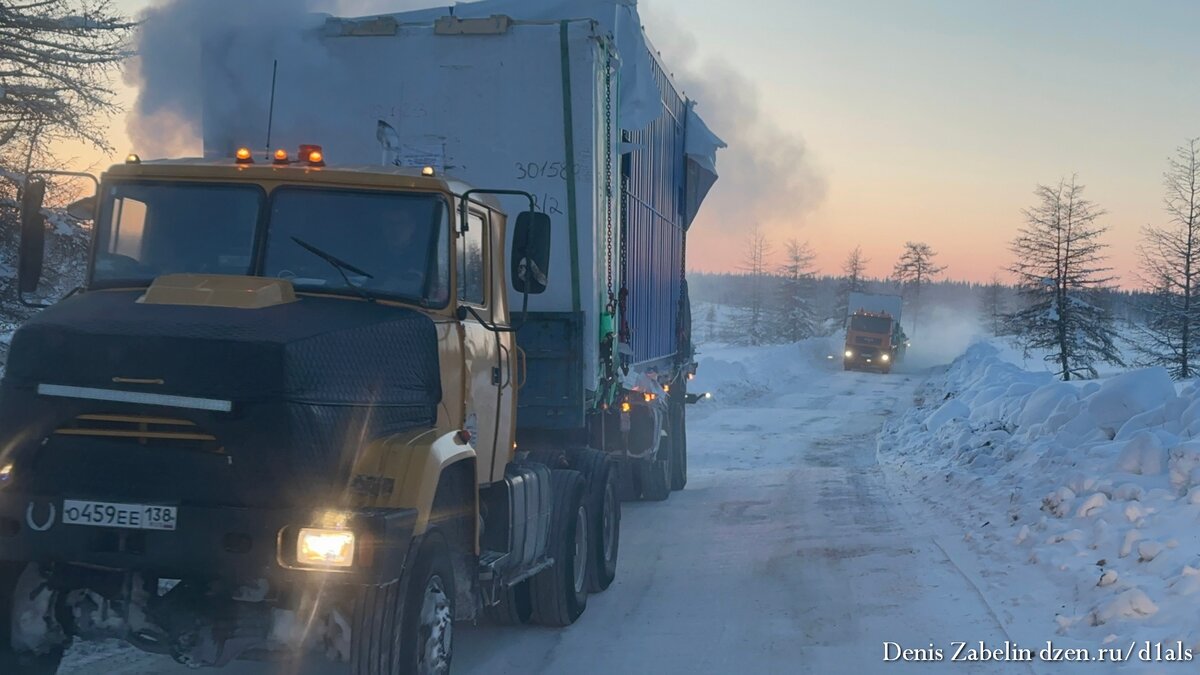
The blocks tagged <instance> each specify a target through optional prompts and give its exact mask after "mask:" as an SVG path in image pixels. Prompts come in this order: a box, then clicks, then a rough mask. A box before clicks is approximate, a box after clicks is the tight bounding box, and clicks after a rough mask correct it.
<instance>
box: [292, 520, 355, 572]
mask: <svg viewBox="0 0 1200 675" xmlns="http://www.w3.org/2000/svg"><path fill="white" fill-rule="evenodd" d="M296 562H298V563H300V564H301V565H319V566H322V567H351V566H352V565H354V533H353V532H351V531H350V530H326V529H321V528H316V527H306V528H303V529H301V530H300V536H299V537H298V538H297V540H296Z"/></svg>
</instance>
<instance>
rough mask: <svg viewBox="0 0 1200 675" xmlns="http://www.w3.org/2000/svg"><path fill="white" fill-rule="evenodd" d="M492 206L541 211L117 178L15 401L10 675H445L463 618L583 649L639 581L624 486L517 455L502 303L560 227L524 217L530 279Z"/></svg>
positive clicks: (1, 653) (21, 372) (317, 181)
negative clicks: (300, 654)
mask: <svg viewBox="0 0 1200 675" xmlns="http://www.w3.org/2000/svg"><path fill="white" fill-rule="evenodd" d="M44 192H45V183H44V181H43V179H39V178H38V177H37V176H36V175H34V176H31V177H30V179H29V181H28V184H27V186H26V189H25V191H24V194H23V199H22V249H21V287H22V291H23V292H30V291H32V290H33V289H35V288H36V286H37V280H38V276H39V273H40V267H41V255H42V237H44V228H45V222H44V217H43V208H42V198H43V196H44ZM492 192H499V193H502V194H519V193H513V192H511V191H506V190H500V191H488V190H479V189H475V188H472V187H470V186H468V185H466V184H463V183H461V182H459V181H456V180H453V179H450V178H447V177H444V176H440V175H437V172H436V171H435V170H434V169H432V168H424V169H405V168H400V167H358V166H349V167H337V166H327V165H326V163H325V157H324V153H323V151H322V150H321V149H320V148H319V147H316V146H303V147H302V148H301V149H300V152H299V153H297V154H296V155H291V154H290V153H289V152H287V151H284V150H277V151H275V152H274V153H273V154H270V153H267V154H260V153H257V152H252V151H250V150H249V149H246V148H242V149H239V150H238V151H237V154H236V156H235V157H233V158H226V159H204V160H199V159H188V160H172V161H155V162H143V161H141V159H140V158H138V157H137V156H136V155H131V156H130V157H129V158H128V159H127V160H126V162H125V163H124V164H120V165H117V166H114V167H112V168H111V169H109V170H108V171H107V172H106V173H105V174H104V175H103V176H102V177H101V178H100V180H99V181H98V190H97V193H96V195H95V197H94V198H92V199H91V201H87V202H84V203H83V205H82V208H86V209H88V210H90V211H91V213H92V214H93V215H94V223H95V224H94V228H93V242H92V246H91V252H90V257H89V260H88V265H87V275H86V280H85V282H84V285H83V287H82V288H81V289H79V290H78V292H76V293H74V294H72V295H71V296H70V297H68V298H66V299H64V300H62V301H60V302H58V303H56V304H54V305H52V306H50V307H48V308H46V309H45V310H44V311H42V312H41V313H39V314H38V315H37V316H36V317H35V318H33V319H32V320H31V321H29V322H28V323H27V324H26V325H24V326H22V327H21V328H20V329H19V330H18V331H17V333H16V335H15V336H14V339H13V342H12V348H11V351H10V356H9V362H8V368H7V370H6V372H5V374H4V379H3V383H2V384H0V420H2V423H0V430H2V431H0V433H3V434H4V438H3V445H2V446H0V447H2V448H3V450H0V672H4V673H30V674H32V673H39V674H41V673H54V672H56V671H57V668H58V663H59V660H60V659H61V657H62V654H63V652H64V650H65V649H66V648H67V647H68V646H69V645H70V644H71V642H72V641H73V640H76V639H82V640H90V639H106V638H119V639H122V640H125V641H127V642H129V643H131V644H133V645H135V646H137V647H139V648H142V649H145V650H147V651H152V652H157V653H162V654H166V655H169V656H171V657H172V658H174V659H175V660H177V661H179V662H180V663H185V664H188V665H192V666H222V665H225V664H227V663H229V662H230V661H232V660H234V659H239V658H242V659H245V658H250V659H272V658H279V657H280V655H282V654H290V653H295V652H297V651H301V650H304V649H306V648H316V649H318V650H319V651H323V652H324V653H326V654H327V655H330V656H331V657H332V658H333V659H334V660H337V661H341V662H345V663H349V664H351V667H352V670H353V672H354V673H356V674H360V675H397V674H399V673H408V672H444V670H445V669H448V668H449V663H450V657H451V654H452V635H453V629H452V626H453V622H454V621H455V620H461V619H474V618H475V617H476V616H479V615H483V614H487V615H489V616H492V617H495V618H496V619H497V620H501V621H508V622H514V623H515V622H524V621H530V620H532V621H535V622H538V623H543V624H548V625H567V624H569V623H571V622H573V621H574V620H575V618H577V617H578V616H579V614H580V613H581V612H582V611H583V608H584V607H585V606H586V598H587V594H588V592H589V590H596V589H595V588H594V582H592V577H593V576H594V575H595V574H596V572H595V569H596V566H597V565H599V566H600V567H601V568H603V567H604V566H605V565H606V564H607V565H609V566H610V567H611V566H614V565H615V550H616V543H615V537H616V533H615V523H613V522H610V521H613V520H614V519H617V518H619V511H617V514H616V515H614V513H613V512H612V509H614V508H619V507H617V506H614V505H613V504H612V503H610V500H609V499H607V497H608V496H609V495H610V493H611V494H613V495H615V491H616V488H615V482H614V481H615V477H614V476H613V475H612V474H610V472H609V471H608V466H607V464H606V463H604V462H603V461H600V460H602V459H603V454H602V453H598V452H597V453H594V454H585V453H586V452H587V451H585V450H578V451H575V453H574V454H573V455H572V457H571V461H570V462H569V466H570V467H575V468H576V469H578V468H580V467H586V469H585V470H572V469H571V468H569V467H568V465H567V464H564V465H562V466H548V465H547V464H546V463H544V462H542V463H539V462H534V461H530V460H529V459H528V458H526V457H524V456H523V455H520V454H518V451H517V447H516V443H515V438H516V428H515V425H516V406H517V397H518V393H519V389H520V386H521V379H522V375H521V373H522V369H523V367H524V363H523V360H522V354H521V350H520V349H519V347H518V345H517V344H516V340H515V335H516V333H515V331H516V329H517V328H518V327H519V323H520V322H521V321H522V320H523V316H522V314H521V313H514V312H512V311H510V307H509V305H508V302H509V300H508V293H507V288H508V284H510V283H511V284H512V286H513V287H514V288H515V289H517V290H518V291H519V292H523V293H524V294H525V296H526V298H527V297H528V295H529V294H536V293H539V292H541V291H543V290H544V289H545V287H546V284H547V270H548V267H549V260H548V256H549V237H550V232H549V219H548V218H547V217H546V216H545V215H544V214H540V213H536V212H534V211H533V209H532V208H531V209H530V211H529V212H526V213H522V214H520V216H519V217H518V218H517V221H516V227H515V232H514V234H513V238H512V240H513V247H512V248H513V251H512V256H511V258H512V261H513V264H512V265H511V266H509V265H506V264H505V263H506V255H505V253H506V252H505V250H504V249H505V242H506V228H507V219H506V216H505V214H504V213H503V212H501V210H500V209H499V206H498V202H496V201H495V199H493V198H492V197H491V196H490V194H489V193H492ZM530 201H531V203H532V197H531V198H530ZM79 208H81V206H80V205H76V209H75V210H76V211H78V210H79ZM611 502H613V503H619V502H616V500H615V497H613V498H612V499H611ZM590 530H595V531H596V534H595V536H594V537H592V536H589V535H590V534H591V533H590ZM602 535H603V536H602ZM606 556H609V557H610V558H611V560H609V559H606ZM605 585H607V584H605ZM419 636H420V637H419ZM430 636H432V637H430Z"/></svg>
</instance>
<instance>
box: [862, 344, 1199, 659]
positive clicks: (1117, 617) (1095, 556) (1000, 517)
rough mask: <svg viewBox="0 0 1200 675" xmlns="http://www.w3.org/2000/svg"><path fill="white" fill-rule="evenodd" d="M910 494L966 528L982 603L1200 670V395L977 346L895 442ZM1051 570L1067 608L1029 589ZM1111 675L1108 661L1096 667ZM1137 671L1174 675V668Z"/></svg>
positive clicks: (900, 481) (935, 385)
mask: <svg viewBox="0 0 1200 675" xmlns="http://www.w3.org/2000/svg"><path fill="white" fill-rule="evenodd" d="M878 455H879V460H880V462H881V463H882V464H884V465H885V466H887V467H889V469H890V472H891V473H892V480H893V483H894V484H895V485H896V486H898V489H899V490H903V491H907V492H910V493H911V494H913V495H916V496H919V497H920V498H922V499H923V500H925V501H926V502H927V503H928V504H930V505H931V506H932V507H933V508H934V509H936V510H938V511H940V512H941V513H944V514H946V517H947V518H948V519H949V520H951V521H952V522H954V523H956V524H957V525H959V526H960V527H961V528H962V529H963V530H964V531H965V536H964V542H965V545H964V549H965V550H968V551H969V552H970V554H972V555H975V556H977V557H978V558H980V559H986V560H990V561H992V562H991V563H990V564H989V566H988V567H989V575H990V578H989V579H988V580H986V581H985V583H984V586H983V589H982V592H984V593H985V594H990V595H991V596H993V597H994V598H997V599H998V600H997V602H998V604H1000V605H1001V606H1003V607H1005V608H1006V609H1012V608H1019V609H1016V610H1014V611H1019V612H1028V610H1029V609H1030V608H1031V607H1033V608H1035V610H1036V611H1037V612H1041V613H1043V614H1044V616H1043V617H1042V618H1043V619H1045V620H1050V619H1052V620H1053V621H1054V622H1055V623H1056V625H1057V629H1056V633H1057V635H1056V636H1046V637H1059V636H1061V637H1063V638H1069V639H1072V640H1075V641H1077V642H1078V643H1080V644H1083V645H1086V646H1090V647H1092V648H1093V649H1095V648H1097V647H1100V646H1110V647H1111V646H1120V647H1122V648H1125V647H1128V646H1129V645H1131V644H1135V645H1137V646H1138V647H1139V648H1140V647H1141V646H1142V645H1144V644H1145V643H1146V641H1149V643H1150V644H1151V645H1156V644H1157V645H1162V647H1161V648H1162V649H1163V650H1164V652H1163V656H1165V655H1166V654H1165V650H1166V649H1171V650H1173V651H1174V652H1176V653H1177V652H1179V651H1181V650H1182V649H1189V648H1190V649H1192V650H1193V651H1195V652H1196V653H1197V658H1200V621H1197V618H1198V616H1197V610H1196V601H1197V600H1200V528H1197V524H1198V523H1200V390H1198V389H1197V387H1196V385H1194V384H1190V385H1186V386H1182V387H1177V386H1176V385H1175V383H1173V382H1172V381H1171V380H1170V378H1169V377H1168V376H1167V374H1166V372H1165V371H1164V370H1162V369H1150V370H1135V371H1130V372H1127V373H1122V374H1119V375H1115V376H1113V377H1109V378H1105V379H1103V380H1100V381H1092V382H1071V383H1064V382H1060V381H1057V380H1054V379H1053V378H1052V376H1051V375H1050V374H1049V373H1046V372H1030V371H1027V370H1024V369H1022V368H1020V367H1019V366H1018V365H1016V364H1015V363H1014V362H1013V359H1012V353H1011V352H1008V353H1003V352H1002V350H999V349H997V348H996V347H995V346H993V345H991V344H987V343H980V344H976V345H974V346H972V347H971V348H970V349H969V350H968V351H967V352H966V354H964V355H963V356H962V357H961V358H959V359H957V360H956V361H955V362H954V363H953V365H952V366H950V367H949V368H948V369H946V370H945V371H944V372H942V373H941V374H938V375H935V376H933V377H932V378H931V379H929V380H928V381H927V382H926V383H925V384H924V385H923V386H922V387H921V388H920V389H919V390H918V395H917V405H916V406H915V407H913V408H912V409H910V410H909V411H907V412H906V413H904V414H903V415H902V416H900V417H898V418H897V419H894V420H892V421H891V422H890V423H889V424H888V425H887V426H886V427H885V429H884V431H883V433H882V434H881V436H880V440H879V448H878ZM1041 574H1047V575H1049V576H1050V578H1051V579H1053V580H1054V582H1055V584H1056V585H1057V586H1058V587H1059V589H1060V590H1061V592H1062V595H1063V597H1064V598H1067V599H1068V602H1067V603H1066V604H1063V605H1062V606H1057V605H1055V604H1054V603H1047V602H1046V601H1045V598H1042V597H1038V595H1036V593H1035V592H1031V591H1028V590H1026V589H1025V588H1023V586H1026V587H1027V585H1026V584H1025V579H1026V577H1029V576H1031V575H1034V576H1036V575H1041ZM1093 665H1096V664H1093ZM1124 667H1126V668H1129V669H1131V670H1144V671H1145V672H1164V670H1163V669H1164V665H1163V664H1162V663H1159V664H1145V663H1139V662H1137V659H1134V662H1133V663H1126V664H1124Z"/></svg>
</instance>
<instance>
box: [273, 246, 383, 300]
mask: <svg viewBox="0 0 1200 675" xmlns="http://www.w3.org/2000/svg"><path fill="white" fill-rule="evenodd" d="M292 241H294V242H296V243H297V244H299V245H300V247H301V248H303V249H304V250H306V251H308V252H309V253H311V254H313V255H315V256H317V257H318V258H320V259H321V260H324V261H325V262H327V263H329V264H330V265H332V266H333V269H335V270H337V271H338V274H340V275H342V281H345V282H346V285H347V286H349V287H350V288H353V289H354V290H355V291H356V292H357V293H358V294H359V295H361V296H362V298H363V300H366V301H367V302H375V296H373V295H371V294H370V293H368V292H367V291H366V289H364V288H363V287H361V286H358V285H357V284H354V283H353V282H351V281H350V277H348V276H346V272H353V273H354V274H357V275H359V276H360V277H366V278H368V279H374V278H375V277H374V276H372V275H371V274H369V273H367V272H364V271H362V270H360V269H359V268H357V267H355V266H354V265H351V264H350V263H348V262H346V261H345V260H342V259H341V258H339V257H337V256H335V255H333V254H332V253H328V252H326V251H322V250H321V249H319V248H317V247H316V246H313V245H312V244H310V243H308V242H307V241H304V240H303V239H301V238H299V237H292Z"/></svg>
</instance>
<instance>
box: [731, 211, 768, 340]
mask: <svg viewBox="0 0 1200 675" xmlns="http://www.w3.org/2000/svg"><path fill="white" fill-rule="evenodd" d="M745 246H746V249H745V256H744V258H743V259H742V265H741V271H742V273H743V274H744V275H745V282H746V283H745V285H744V286H743V293H742V297H741V302H740V303H739V307H738V311H737V312H735V313H734V320H735V321H736V325H735V327H732V328H733V330H732V334H733V338H734V341H736V342H738V343H740V344H748V345H761V344H766V343H767V342H769V341H770V325H769V321H768V317H767V302H768V298H769V296H770V286H771V281H772V279H771V276H770V272H769V271H768V269H769V265H770V259H771V255H772V253H773V249H772V247H771V242H770V241H769V240H768V239H767V236H766V235H765V234H763V233H762V230H760V229H758V228H757V227H755V228H754V229H753V230H751V231H750V233H749V234H748V235H746V244H745Z"/></svg>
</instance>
